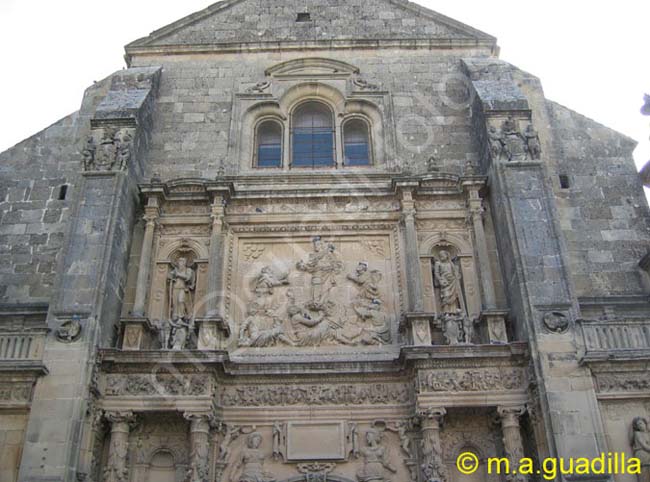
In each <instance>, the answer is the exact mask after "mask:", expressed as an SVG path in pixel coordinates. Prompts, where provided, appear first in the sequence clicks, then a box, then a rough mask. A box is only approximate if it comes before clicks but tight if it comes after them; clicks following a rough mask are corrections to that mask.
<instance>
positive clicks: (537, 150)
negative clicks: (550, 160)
mask: <svg viewBox="0 0 650 482" xmlns="http://www.w3.org/2000/svg"><path fill="white" fill-rule="evenodd" d="M524 137H525V138H526V151H527V152H528V156H530V158H531V159H533V160H538V159H539V158H540V157H541V155H542V144H541V143H540V142H539V135H538V134H537V131H536V130H535V128H534V127H533V124H528V127H526V130H525V131H524Z"/></svg>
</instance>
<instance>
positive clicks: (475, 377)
mask: <svg viewBox="0 0 650 482" xmlns="http://www.w3.org/2000/svg"><path fill="white" fill-rule="evenodd" d="M418 379H419V387H420V393H427V392H431V393H461V392H490V391H495V392H502V391H512V390H515V391H517V390H519V391H521V390H525V389H526V370H525V369H524V368H507V369H501V370H495V369H494V368H483V369H479V368H475V369H470V370H468V369H453V370H435V371H421V372H419V373H418Z"/></svg>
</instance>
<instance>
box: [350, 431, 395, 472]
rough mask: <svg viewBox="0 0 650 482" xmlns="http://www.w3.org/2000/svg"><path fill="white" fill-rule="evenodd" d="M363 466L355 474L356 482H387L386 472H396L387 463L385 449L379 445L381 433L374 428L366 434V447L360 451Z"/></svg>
mask: <svg viewBox="0 0 650 482" xmlns="http://www.w3.org/2000/svg"><path fill="white" fill-rule="evenodd" d="M360 453H361V456H362V457H363V466H362V467H361V469H359V471H358V472H357V481H358V482H388V481H389V480H390V477H387V476H386V471H387V470H388V471H389V472H392V473H393V474H394V473H396V472H397V470H396V469H395V467H393V466H392V465H391V464H390V462H389V461H388V457H387V455H386V448H385V447H384V446H383V445H382V444H381V432H380V431H379V430H376V429H374V428H371V429H369V430H368V431H367V432H366V446H365V447H363V448H362V449H361V450H360Z"/></svg>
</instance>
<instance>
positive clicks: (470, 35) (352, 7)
mask: <svg viewBox="0 0 650 482" xmlns="http://www.w3.org/2000/svg"><path fill="white" fill-rule="evenodd" d="M306 13H308V14H309V18H310V19H309V20H307V21H298V14H306ZM351 39H366V40H383V39H450V40H452V39H453V40H459V39H461V40H473V41H479V40H482V41H488V42H490V41H492V42H494V38H492V37H490V36H489V35H487V34H484V33H482V32H480V31H478V30H475V29H473V28H471V27H468V26H466V25H463V24H461V23H459V22H456V21H454V20H451V19H449V18H447V17H444V16H443V15H440V14H438V13H435V12H432V11H430V10H427V9H424V8H422V7H420V6H418V5H415V4H412V3H409V2H401V1H394V0H370V1H365V0H350V1H341V0H328V1H325V2H323V1H316V0H307V1H305V0H301V1H298V0H290V1H284V2H274V1H269V0H237V1H230V2H220V3H217V4H214V5H212V6H210V7H208V8H206V9H205V10H203V11H201V12H197V13H195V14H193V15H190V16H189V17H186V18H184V19H181V20H179V21H178V22H175V23H173V24H171V25H168V26H167V27H164V28H162V29H160V30H157V31H156V32H153V33H152V34H151V35H149V36H148V37H145V38H143V39H140V40H137V41H136V42H133V43H132V44H131V45H130V46H129V47H142V46H172V45H183V46H187V45H206V44H221V43H251V42H254V43H258V42H265V43H268V42H292V41H313V40H315V41H331V40H351Z"/></svg>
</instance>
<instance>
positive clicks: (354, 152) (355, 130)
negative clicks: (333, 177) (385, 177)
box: [343, 119, 370, 166]
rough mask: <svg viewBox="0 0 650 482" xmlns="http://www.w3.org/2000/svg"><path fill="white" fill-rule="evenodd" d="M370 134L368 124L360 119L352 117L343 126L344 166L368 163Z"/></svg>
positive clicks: (366, 164)
mask: <svg viewBox="0 0 650 482" xmlns="http://www.w3.org/2000/svg"><path fill="white" fill-rule="evenodd" d="M369 139H370V136H369V134H368V124H366V123H365V122H364V121H362V120H361V119H353V120H351V121H348V122H346V123H345V125H344V127H343V150H344V154H345V165H346V166H369V165H370V142H369Z"/></svg>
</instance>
